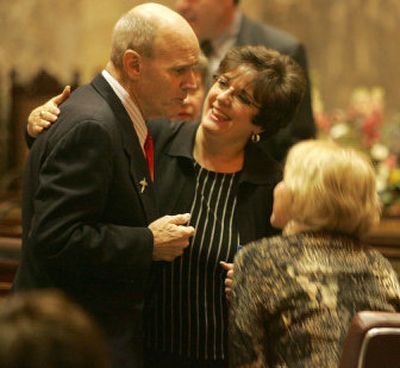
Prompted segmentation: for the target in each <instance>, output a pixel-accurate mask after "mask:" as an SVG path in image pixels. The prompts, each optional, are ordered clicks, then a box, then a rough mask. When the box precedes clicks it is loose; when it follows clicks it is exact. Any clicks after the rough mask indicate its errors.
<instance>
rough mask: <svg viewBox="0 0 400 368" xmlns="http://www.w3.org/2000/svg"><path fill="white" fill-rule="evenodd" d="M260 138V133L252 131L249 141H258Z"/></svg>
mask: <svg viewBox="0 0 400 368" xmlns="http://www.w3.org/2000/svg"><path fill="white" fill-rule="evenodd" d="M260 139H261V137H260V134H258V133H253V134H252V135H251V141H252V142H253V143H258V142H260Z"/></svg>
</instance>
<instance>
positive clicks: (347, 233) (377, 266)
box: [229, 141, 400, 367]
mask: <svg viewBox="0 0 400 368" xmlns="http://www.w3.org/2000/svg"><path fill="white" fill-rule="evenodd" d="M379 217H380V206H379V200H378V196H377V192H376V187H375V176H374V171H373V168H372V166H371V163H370V162H369V161H368V160H367V159H366V158H365V157H364V156H362V155H361V154H359V153H358V152H356V151H355V150H353V149H349V148H341V147H339V146H337V145H335V144H334V143H330V142H326V141H305V142H302V143H298V144H297V145H295V146H294V147H293V148H292V149H291V150H290V152H289V155H288V158H287V162H286V165H285V169H284V177H283V180H282V181H281V182H280V183H279V184H278V185H277V186H276V187H275V190H274V205H273V213H272V216H271V223H272V225H274V226H276V227H278V228H281V229H283V235H281V236H276V237H273V238H269V239H267V238H265V239H263V240H260V241H257V242H254V243H253V244H249V245H247V246H246V247H245V248H244V249H243V250H242V251H241V252H239V253H238V255H237V256H236V258H235V266H234V275H235V277H234V280H233V288H232V303H231V310H230V331H229V334H230V359H231V366H232V367H266V366H268V367H337V363H338V359H339V356H340V354H341V349H342V342H343V339H344V337H345V335H346V333H347V329H348V326H349V323H350V320H351V318H352V317H353V315H354V314H355V313H356V312H357V311H360V310H383V311H392V312H393V311H396V310H399V309H400V286H399V283H398V279H397V275H396V273H395V272H394V270H393V269H392V267H391V265H390V263H389V262H388V261H387V260H386V259H385V258H384V257H383V256H381V254H380V253H378V252H377V251H376V250H373V249H370V248H368V247H367V246H366V245H365V244H364V243H363V241H362V236H364V235H365V234H366V233H367V232H368V231H369V230H370V229H371V227H372V226H373V225H375V224H376V223H377V222H378V221H379Z"/></svg>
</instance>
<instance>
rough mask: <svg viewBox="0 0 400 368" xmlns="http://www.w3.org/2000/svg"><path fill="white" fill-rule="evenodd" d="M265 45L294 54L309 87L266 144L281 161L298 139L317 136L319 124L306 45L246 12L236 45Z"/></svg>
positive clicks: (284, 52)
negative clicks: (284, 125)
mask: <svg viewBox="0 0 400 368" xmlns="http://www.w3.org/2000/svg"><path fill="white" fill-rule="evenodd" d="M245 45H263V46H266V47H269V48H271V49H274V50H277V51H279V52H280V53H281V54H285V55H289V56H291V57H292V58H293V59H294V60H295V61H297V63H298V64H299V65H300V66H301V67H302V68H303V69H304V71H305V73H306V78H307V83H308V87H307V90H306V93H305V95H304V98H303V101H302V102H301V104H300V106H299V110H298V111H297V113H296V116H295V117H294V118H293V120H292V121H291V122H290V124H289V125H288V127H287V128H285V129H283V130H282V131H280V132H279V133H278V134H277V135H275V136H274V137H272V138H270V139H267V140H266V141H265V144H267V145H268V146H270V147H271V153H272V154H273V156H274V157H275V158H276V159H278V160H279V161H282V160H283V159H284V157H285V156H286V153H287V150H288V149H289V148H290V147H291V146H292V145H293V144H294V143H296V142H297V141H299V140H302V139H307V138H314V137H315V134H316V128H315V123H314V118H313V114H312V108H311V92H310V83H309V76H308V68H307V59H306V53H305V50H304V47H303V45H302V44H301V43H300V42H299V41H297V40H296V39H295V38H294V37H292V36H291V35H289V34H288V33H286V32H283V31H281V30H278V29H276V28H274V27H271V26H268V25H265V24H262V23H259V22H255V21H253V20H252V19H250V18H248V17H246V16H245V15H243V17H242V23H241V25H240V30H239V34H238V36H237V39H236V44H235V46H245Z"/></svg>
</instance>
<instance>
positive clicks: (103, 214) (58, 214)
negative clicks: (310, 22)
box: [14, 3, 200, 368]
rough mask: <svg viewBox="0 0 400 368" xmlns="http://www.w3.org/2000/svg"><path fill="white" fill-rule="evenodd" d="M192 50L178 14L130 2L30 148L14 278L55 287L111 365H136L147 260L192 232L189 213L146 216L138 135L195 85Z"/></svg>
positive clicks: (176, 247) (148, 194) (151, 208)
mask: <svg viewBox="0 0 400 368" xmlns="http://www.w3.org/2000/svg"><path fill="white" fill-rule="evenodd" d="M199 52H200V50H199V45H198V41H197V38H196V35H195V34H194V33H193V30H192V29H191V27H190V26H189V24H188V23H187V22H186V21H185V20H184V19H183V18H182V17H181V16H180V15H178V14H177V13H175V12H174V11H172V10H170V9H168V8H166V7H164V6H162V5H159V4H153V3H147V4H142V5H139V6H137V7H135V8H133V9H132V10H131V11H130V12H128V13H127V14H125V15H124V16H123V17H122V18H121V19H120V20H119V21H118V22H117V24H116V26H115V28H114V32H113V39H112V50H111V58H110V61H109V63H108V64H107V66H106V68H105V69H104V70H103V71H102V72H101V73H100V74H99V75H97V76H96V77H95V78H94V80H93V81H92V82H91V83H90V84H89V85H85V86H82V87H80V88H78V89H77V90H76V91H75V92H73V93H72V94H71V97H70V98H69V99H68V101H67V102H66V103H64V104H63V105H62V106H61V107H60V109H61V114H60V117H59V121H58V124H55V125H54V126H53V127H51V128H50V129H48V130H46V132H44V133H43V134H41V136H40V137H39V138H37V140H36V141H35V143H34V144H33V147H32V149H31V152H30V156H29V161H28V164H27V168H26V175H25V180H24V189H23V246H22V260H21V264H20V268H19V270H18V272H17V276H16V280H15V284H14V288H15V290H17V291H18V290H25V289H37V288H48V287H55V288H59V289H62V290H63V291H64V292H66V293H67V295H69V296H70V297H72V299H74V300H75V301H76V302H78V303H79V304H80V305H81V306H83V308H84V309H86V311H88V312H89V313H90V314H91V315H92V316H93V317H95V319H96V320H97V321H98V322H99V323H100V325H101V326H102V327H103V329H104V331H105V332H106V334H107V337H108V339H109V341H110V347H111V353H112V358H113V366H115V367H119V368H121V367H140V366H141V365H142V357H141V354H142V340H141V338H142V336H141V335H142V306H143V299H144V296H145V293H146V292H147V291H148V276H149V270H150V267H151V263H152V261H153V260H166V261H170V260H173V259H174V258H175V257H176V256H178V255H180V254H182V252H183V249H184V248H185V247H186V246H187V244H188V238H189V237H190V236H192V235H193V232H194V229H193V228H192V227H190V226H184V225H185V224H186V222H187V221H188V219H189V217H188V214H183V215H177V216H165V217H162V218H160V219H157V216H158V215H157V209H156V208H157V207H156V203H155V197H154V191H153V186H152V178H151V172H150V171H149V167H148V165H147V162H146V158H145V154H144V152H145V148H144V144H145V141H146V136H147V126H146V124H145V119H148V118H155V117H159V116H171V115H174V114H176V113H177V111H178V110H179V108H180V106H181V104H182V101H183V100H184V98H185V97H186V95H187V90H188V89H190V88H193V87H195V79H194V74H193V67H194V66H195V65H196V64H197V62H198V58H199ZM154 96H157V98H154ZM149 161H150V162H151V159H150V158H149ZM156 219H157V220H156Z"/></svg>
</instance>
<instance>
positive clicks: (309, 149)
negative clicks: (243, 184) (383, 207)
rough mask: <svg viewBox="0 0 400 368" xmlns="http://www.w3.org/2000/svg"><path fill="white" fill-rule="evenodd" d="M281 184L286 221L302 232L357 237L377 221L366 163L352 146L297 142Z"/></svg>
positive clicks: (377, 208) (371, 178)
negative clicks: (325, 232) (285, 205)
mask: <svg viewBox="0 0 400 368" xmlns="http://www.w3.org/2000/svg"><path fill="white" fill-rule="evenodd" d="M284 182H285V185H286V187H287V189H288V191H287V192H288V195H289V200H288V203H290V204H289V209H288V211H289V217H290V218H291V220H292V221H294V222H296V223H298V224H299V225H300V226H301V227H302V228H305V229H309V230H313V231H317V230H326V231H332V232H339V233H344V234H349V235H352V236H355V237H360V236H361V235H364V234H365V233H366V232H368V231H369V230H370V229H371V227H372V226H373V225H375V224H376V223H378V222H379V218H380V202H379V197H378V194H377V191H376V178H375V172H374V169H373V166H372V163H371V162H370V160H369V159H368V158H367V157H366V156H365V155H363V154H362V153H361V152H358V151H356V150H354V149H352V148H344V147H340V146H338V145H337V144H335V143H333V142H328V141H321V140H309V141H303V142H301V143H298V144H296V145H294V146H293V147H292V149H291V150H290V151H289V153H288V156H287V160H286V164H285V169H284Z"/></svg>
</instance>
